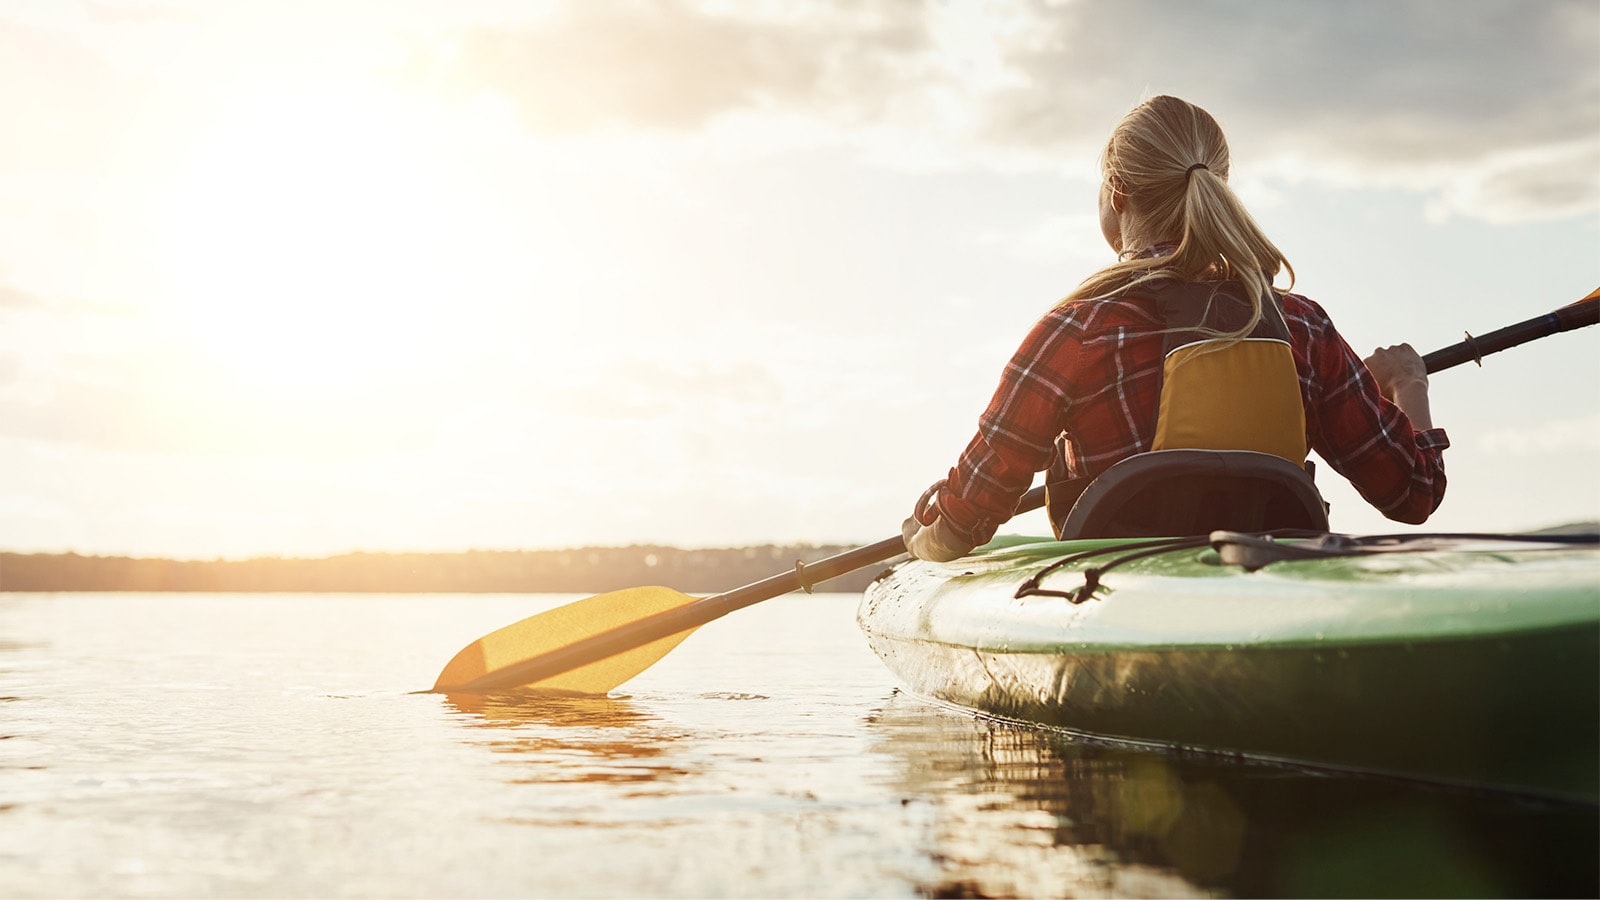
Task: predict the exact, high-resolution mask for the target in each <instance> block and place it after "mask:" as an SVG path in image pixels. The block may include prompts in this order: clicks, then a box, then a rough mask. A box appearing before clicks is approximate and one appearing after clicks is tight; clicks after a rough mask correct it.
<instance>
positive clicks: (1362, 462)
mask: <svg viewBox="0 0 1600 900" xmlns="http://www.w3.org/2000/svg"><path fill="white" fill-rule="evenodd" d="M1283 310H1284V319H1285V321H1286V322H1287V324H1288V326H1289V336H1290V344H1291V346H1292V348H1293V352H1294V362H1295V368H1296V369H1297V370H1298V371H1299V374H1300V396H1301V400H1302V402H1303V403H1304V405H1305V411H1306V444H1307V446H1309V447H1310V448H1311V449H1312V450H1314V451H1316V453H1317V455H1318V456H1319V457H1321V458H1322V459H1323V461H1324V462H1326V463H1327V464H1328V465H1330V466H1332V467H1333V469H1334V471H1336V472H1338V473H1339V474H1340V475H1343V476H1344V477H1345V478H1348V479H1349V480H1350V482H1351V483H1352V484H1354V485H1355V487H1356V489H1357V490H1358V491H1360V492H1361V496H1363V497H1365V498H1366V499H1367V501H1368V502H1369V503H1371V504H1372V505H1373V506H1375V507H1377V508H1378V509H1379V510H1380V511H1382V512H1383V514H1384V515H1385V516H1388V517H1389V518H1391V519H1395V520H1397V521H1401V522H1409V523H1413V524H1417V523H1421V522H1422V521H1424V520H1425V519H1427V518H1428V516H1429V515H1430V514H1432V512H1433V511H1434V510H1435V509H1437V508H1438V506H1439V501H1440V500H1442V499H1443V498H1444V488H1445V477H1444V455H1443V450H1444V449H1445V448H1446V447H1448V446H1450V440H1449V438H1448V437H1446V436H1445V433H1444V430H1443V429H1439V428H1434V429H1430V430H1428V431H1415V430H1413V429H1412V427H1411V421H1410V420H1409V419H1407V418H1406V415H1405V413H1403V412H1401V411H1400V409H1399V407H1397V406H1395V405H1394V404H1393V403H1391V402H1389V401H1388V400H1387V399H1385V398H1384V397H1383V394H1382V393H1381V392H1380V391H1379V390H1378V385H1377V382H1376V381H1374V380H1373V377H1372V374H1371V373H1370V372H1368V371H1367V367H1366V365H1365V364H1364V363H1363V362H1362V361H1361V359H1360V357H1358V356H1356V354H1355V352H1354V351H1352V350H1351V349H1350V345H1349V344H1347V343H1345V340H1344V338H1343V337H1341V336H1340V335H1339V333H1338V331H1336V330H1335V329H1334V327H1333V322H1332V321H1330V320H1329V318H1328V314H1327V313H1326V312H1324V311H1323V310H1322V307H1320V306H1318V305H1317V304H1316V303H1313V302H1312V301H1310V300H1308V299H1306V298H1305V297H1301V296H1299V295H1297V294H1285V295H1283ZM1164 327H1165V326H1164V325H1163V323H1162V321H1161V319H1160V317H1159V315H1158V314H1157V312H1156V308H1155V302H1154V301H1153V300H1150V299H1148V298H1144V297H1137V296H1127V297H1122V298H1113V299H1107V300H1083V301H1077V302H1073V303H1068V304H1066V305H1064V306H1061V307H1058V308H1057V309H1055V310H1052V311H1051V312H1050V313H1049V314H1048V315H1046V316H1045V317H1044V318H1042V319H1040V320H1039V322H1038V323H1037V324H1036V325H1034V327H1033V330H1032V331H1030V332H1029V333H1028V336H1027V338H1026V339H1024V340H1023V342H1022V346H1021V347H1020V348H1019V349H1018V350H1017V352H1016V354H1015V355H1014V356H1013V357H1012V358H1011V362H1010V363H1008V364H1007V365H1006V368H1005V372H1004V374H1003V375H1002V377H1001V380H1000V387H999V388H998V389H997V390H996V391H995V394H994V398H993V399H991V400H990V401H989V407H988V409H986V410H984V413H983V415H982V416H981V417H980V418H979V420H978V433H977V435H976V436H974V437H973V439H972V442H971V443H970V444H968V445H967V449H966V450H965V451H964V452H963V453H962V454H961V458H960V460H959V461H957V463H956V467H955V468H953V469H951V470H950V475H949V477H948V478H947V479H946V480H945V481H944V482H943V484H942V486H940V487H939V488H938V490H937V493H936V502H935V505H936V508H937V510H938V512H939V514H940V515H941V516H943V517H944V518H945V519H946V524H947V526H949V527H950V528H951V529H952V530H953V531H954V532H956V533H957V535H958V536H960V537H961V538H963V539H966V540H969V541H970V542H971V543H972V544H973V545H974V546H977V545H979V544H982V543H985V542H987V541H988V540H989V539H990V538H992V537H993V536H994V533H995V530H996V529H997V528H999V527H1000V524H1001V523H1003V522H1005V521H1006V520H1007V519H1009V518H1011V515H1012V512H1013V510H1015V509H1016V504H1017V501H1018V500H1019V499H1020V498H1021V496H1022V494H1023V492H1024V491H1026V490H1027V489H1028V487H1029V486H1030V485H1031V484H1032V483H1033V476H1034V473H1035V472H1040V471H1043V470H1045V469H1047V468H1048V467H1049V465H1050V462H1051V459H1052V454H1053V453H1055V452H1056V451H1055V447H1054V444H1055V439H1056V437H1057V436H1058V435H1062V434H1063V432H1064V433H1065V438H1066V439H1065V441H1064V442H1063V448H1064V451H1065V457H1066V460H1065V461H1066V464H1067V468H1068V470H1069V471H1070V473H1071V474H1072V475H1073V476H1074V477H1092V476H1095V475H1098V474H1100V473H1101V472H1103V471H1105V470H1106V469H1107V468H1109V467H1110V466H1111V465H1112V464H1113V463H1116V462H1118V461H1120V460H1123V459H1126V458H1127V457H1129V456H1132V455H1134V454H1135V453H1142V452H1145V451H1148V450H1149V449H1150V447H1151V444H1152V443H1153V442H1154V440H1155V433H1156V410H1157V407H1158V405H1159V401H1160V396H1159V393H1160V384H1161V377H1160V376H1161V365H1162V339H1163V335H1162V334H1161V332H1162V330H1163V328H1164ZM929 517H930V518H931V515H930V516H929Z"/></svg>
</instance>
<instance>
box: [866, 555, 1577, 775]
mask: <svg viewBox="0 0 1600 900" xmlns="http://www.w3.org/2000/svg"><path fill="white" fill-rule="evenodd" d="M1211 538H1212V539H1213V540H1205V539H1201V540H1200V541H1195V542H1190V543H1188V544H1176V545H1174V543H1168V544H1162V543H1159V542H1155V543H1152V542H1148V541H1130V540H1078V541H1067V542H1058V541H1053V540H1049V539H1044V538H1006V539H1002V540H999V541H996V542H994V543H991V544H989V545H988V546H986V547H984V548H981V549H980V550H978V551H976V552H975V553H974V554H973V555H971V556H968V557H966V558H963V559H960V560H957V561H955V562H952V563H929V562H922V561H918V560H912V561H910V562H907V563H904V564H901V565H899V566H897V567H895V568H893V569H891V570H889V571H888V572H886V573H885V574H884V575H883V576H882V577H881V578H880V579H879V580H877V581H876V582H874V583H873V584H872V585H871V586H870V587H869V588H868V589H867V591H866V592H865V595H864V596H863V598H862V602H861V606H860V609H859V613H858V620H859V623H860V625H861V628H862V630H863V631H864V632H865V634H866V637H867V640H868V642H869V643H870V644H871V646H872V648H873V650H874V651H875V652H876V653H877V654H878V656H880V657H881V658H882V659H883V660H884V662H885V663H886V664H887V665H888V667H889V668H890V669H891V670H892V671H893V672H894V673H895V675H896V676H897V677H898V678H899V679H901V680H902V682H903V683H904V684H905V685H906V686H907V687H908V688H909V689H910V690H911V691H912V692H913V693H916V694H919V695H922V696H924V697H929V698H933V699H936V700H940V701H944V702H948V703H952V704H957V705H960V706H962V707H967V708H970V709H973V710H976V711H979V712H981V713H984V714H987V715H991V716H995V717H1000V718H1006V719H1013V720H1021V721H1025V722H1029V723H1037V724H1040V725H1045V726H1051V727H1056V728H1062V729H1067V730H1069V731H1072V732H1076V733H1079V734H1086V735H1093V736H1098V737H1103V738H1111V739H1115V740H1121V741H1130V742H1136V743H1143V744H1154V745H1160V746H1165V747H1172V748H1181V749H1192V750H1201V751H1215V752H1222V753H1228V754H1236V755H1240V756H1246V757H1252V758H1259V759H1266V760H1276V761H1282V762H1291V763H1297V764H1307V765H1312V766H1321V767H1332V768H1339V769H1348V770H1359V771H1367V772H1373V773H1381V774H1388V775H1398V776H1403V777H1409V778H1422V779H1429V780H1437V781H1442V782H1450V783H1455V784H1462V785H1472V786H1483V787H1491V788H1497V789H1501V788H1503V789H1510V790H1515V791H1520V792H1527V793H1532V794H1540V795H1547V796H1557V797H1563V798H1568V799H1576V800H1580V801H1584V802H1597V801H1600V784H1597V782H1600V549H1597V547H1596V545H1595V544H1593V543H1592V542H1591V543H1587V544H1584V543H1577V544H1571V543H1569V544H1562V543H1554V542H1553V541H1554V540H1555V539H1551V541H1552V542H1549V543H1546V542H1532V541H1527V540H1512V539H1510V538H1505V539H1498V538H1490V537H1482V536H1455V537H1432V538H1412V539H1398V538H1391V539H1371V540H1367V541H1364V542H1363V541H1359V540H1357V541H1352V540H1350V539H1344V538H1339V537H1337V536H1331V537H1325V538H1323V539H1322V540H1320V541H1315V540H1310V541H1298V542H1297V541H1271V540H1266V539H1262V538H1260V537H1252V536H1249V535H1232V536H1230V535H1227V534H1226V533H1221V532H1219V533H1218V534H1215V535H1211ZM1019 589H1020V590H1019Z"/></svg>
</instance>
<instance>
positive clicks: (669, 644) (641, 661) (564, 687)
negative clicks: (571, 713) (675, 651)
mask: <svg viewBox="0 0 1600 900" xmlns="http://www.w3.org/2000/svg"><path fill="white" fill-rule="evenodd" d="M696 599H697V598H695V597H690V596H689V595H687V594H681V593H679V592H677V591H674V590H672V589H670V588H664V587H635V588H628V589H626V590H621V591H612V592H611V593H609V594H597V595H595V596H593V597H589V598H588V599H585V600H579V601H577V602H576V603H568V604H567V605H565V606H558V607H556V608H555V609H552V610H548V611H546V612H542V613H539V614H538V615H536V616H529V617H528V618H526V619H523V620H522V621H520V622H516V623H513V624H511V625H507V626H506V627H504V628H501V629H499V630H498V631H493V632H490V633H489V634H486V635H484V636H483V637H481V638H479V639H477V640H476V641H473V642H472V643H471V644H468V645H467V646H466V647H464V648H462V650H461V652H460V653H457V654H456V655H455V658H454V659H451V660H450V662H449V663H448V664H446V665H445V667H444V671H442V672H440V673H439V679H438V680H437V681H435V682H434V685H433V689H434V691H436V692H439V691H447V690H452V689H457V690H459V689H460V688H461V687H462V686H463V685H467V684H471V683H472V682H473V681H475V680H477V679H478V678H480V677H482V676H484V675H487V674H489V673H490V672H495V671H498V670H500V669H504V668H507V667H509V666H513V665H516V664H518V663H521V662H524V661H526V660H530V659H533V658H535V657H538V656H542V655H544V654H546V653H549V652H551V651H554V650H559V649H561V648H563V647H566V646H568V645H569V644H573V643H576V642H577V641H581V640H583V639H585V638H589V637H593V636H594V635H597V634H600V633H602V632H606V631H610V630H611V629H613V628H616V627H618V626H620V625H626V624H628V623H630V622H633V621H636V620H638V619H643V618H645V617H646V616H652V615H655V614H657V613H661V612H666V611H667V610H670V609H676V608H677V607H680V606H684V605H686V604H689V603H693V602H695V600H696ZM693 632H694V629H693V628H690V629H686V630H684V631H680V632H678V633H677V634H673V635H669V636H667V637H664V638H661V639H659V640H656V641H652V642H650V643H648V644H644V645H642V646H639V647H633V648H630V649H628V650H625V651H623V652H621V653H618V654H615V655H613V656H608V657H606V658H604V659H598V660H595V661H594V662H590V663H585V664H584V665H581V666H579V667H577V668H575V669H571V670H569V671H566V672H562V673H561V674H559V675H554V676H551V677H549V678H546V679H543V680H541V681H538V682H534V683H532V684H529V685H523V686H524V687H536V688H538V689H540V690H547V691H559V692H561V693H568V694H604V693H605V692H606V691H609V690H611V689H612V688H614V687H616V686H617V685H619V684H622V683H623V682H624V681H627V680H628V679H630V678H632V677H633V676H635V675H637V674H639V673H640V672H643V671H644V670H645V669H648V668H650V667H651V666H653V665H655V663H656V661H657V660H659V659H661V657H663V656H666V655H667V654H668V653H670V652H671V651H672V648H674V647H676V646H678V645H679V644H681V643H683V639H684V638H686V637H688V636H689V635H690V634H692V633H693Z"/></svg>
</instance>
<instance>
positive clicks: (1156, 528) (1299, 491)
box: [1050, 450, 1328, 541]
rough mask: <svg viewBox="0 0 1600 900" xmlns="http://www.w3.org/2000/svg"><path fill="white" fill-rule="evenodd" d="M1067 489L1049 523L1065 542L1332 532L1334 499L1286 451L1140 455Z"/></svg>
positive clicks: (1056, 500)
mask: <svg viewBox="0 0 1600 900" xmlns="http://www.w3.org/2000/svg"><path fill="white" fill-rule="evenodd" d="M1053 487H1054V486H1053ZM1068 492H1070V487H1068V488H1067V490H1066V491H1055V490H1053V493H1056V494H1057V497H1056V498H1053V499H1052V502H1051V504H1050V520H1051V525H1052V526H1053V527H1054V528H1055V531H1056V537H1057V538H1059V539H1061V540H1064V541H1066V540H1078V539H1082V538H1102V537H1175V536H1179V535H1199V534H1209V533H1211V532H1212V531H1217V530H1226V531H1269V530H1272V529H1278V528H1302V529H1306V530H1310V531H1327V530H1328V505H1327V503H1325V502H1324V501H1323V499H1322V494H1321V493H1319V492H1318V491H1317V486H1316V484H1315V483H1314V482H1312V480H1311V476H1310V475H1309V474H1307V473H1306V471H1305V470H1304V469H1302V468H1300V467H1299V466H1297V465H1295V464H1294V463H1291V462H1289V461H1288V460H1286V459H1283V458H1282V457H1278V456H1273V455H1271V454H1267V453H1255V452H1252V451H1249V450H1157V451H1154V452H1151V453H1141V454H1139V455H1137V456H1130V457H1128V458H1127V459H1125V460H1123V461H1121V462H1119V463H1117V464H1116V465H1114V466H1112V467H1111V468H1109V469H1107V470H1106V471H1105V472H1103V473H1101V474H1100V476H1099V477H1098V478H1095V479H1094V481H1092V482H1090V484H1089V485H1088V487H1087V488H1085V489H1084V490H1083V492H1082V494H1081V495H1079V496H1078V497H1077V498H1076V501H1075V502H1073V501H1072V500H1071V499H1070V496H1069V497H1062V496H1061V495H1062V494H1063V493H1068ZM1063 500H1064V501H1065V502H1062V501H1063ZM1068 503H1070V508H1069V509H1066V510H1064V511H1063V510H1061V509H1060V508H1059V507H1063V506H1066V505H1067V504H1068Z"/></svg>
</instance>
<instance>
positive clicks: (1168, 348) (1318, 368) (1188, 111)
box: [903, 96, 1450, 561]
mask: <svg viewBox="0 0 1600 900" xmlns="http://www.w3.org/2000/svg"><path fill="white" fill-rule="evenodd" d="M1228 165H1229V164H1228V145H1227V141H1226V139H1225V138H1224V137H1223V134H1222V129H1221V128H1220V127H1219V126H1218V125H1217V123H1216V121H1215V120H1214V119H1212V117H1211V116H1210V114H1208V113H1207V112H1206V111H1205V110H1203V109H1200V108H1199V107H1197V106H1194V105H1192V104H1190V103H1187V102H1185V101H1183V100H1179V99H1177V98H1175V97H1166V96H1161V97H1155V98H1152V99H1150V100H1148V101H1146V102H1144V103H1142V104H1140V105H1139V106H1138V107H1136V108H1134V110H1133V111H1132V112H1130V113H1128V115H1127V116H1126V117H1124V118H1123V120H1122V121H1121V122H1120V123H1119V124H1118V125H1117V127H1116V129H1115V130H1114V131H1113V132H1112V134H1111V139H1110V141H1109V142H1108V143H1107V145H1106V148H1105V151H1104V153H1103V154H1102V158H1101V170H1102V173H1103V175H1104V180H1103V182H1102V185H1101V189H1100V225H1101V230H1102V231H1103V232H1104V234H1105V238H1106V241H1107V242H1108V243H1109V244H1110V245H1111V248H1112V249H1113V250H1115V251H1117V260H1118V261H1117V262H1116V263H1114V264H1112V265H1110V266H1107V267H1106V268H1104V269H1102V270H1100V271H1099V272H1096V273H1095V274H1093V275H1091V276H1089V278H1088V279H1087V280H1085V281H1084V282H1083V283H1082V284H1081V285H1079V286H1078V288H1077V289H1076V290H1074V291H1073V292H1072V293H1071V294H1070V295H1068V296H1067V298H1066V299H1065V300H1063V301H1062V302H1061V303H1060V304H1059V305H1058V306H1057V307H1056V308H1055V309H1053V310H1051V311H1050V312H1049V313H1048V314H1047V315H1045V316H1044V318H1042V319H1040V320H1039V322H1038V323H1037V324H1036V325H1035V326H1034V327H1033V330H1032V331H1030V332H1029V334H1028V336H1027V337H1026V339H1024V341H1023V342H1022V346H1021V347H1020V348H1019V349H1018V350H1017V352H1016V354H1015V355H1014V356H1013V357H1012V359H1011V362H1010V363H1009V364H1008V365H1007V366H1006V369H1005V372H1004V374H1003V376H1002V378H1001V382H1000V386H999V388H998V389H997V390H996V391H995V394H994V398H993V399H992V400H990V402H989V406H988V408H987V409H986V410H985V411H984V413H983V415H982V416H981V417H980V419H979V423H978V433H977V435H976V436H974V437H973V439H972V441H971V443H970V444H968V446H967V448H966V450H965V452H963V453H962V454H961V457H960V459H959V460H958V462H957V463H956V466H955V467H954V468H953V469H951V470H950V474H949V477H948V478H946V479H944V480H943V481H941V482H939V483H938V484H936V485H934V486H933V487H932V488H930V489H929V492H928V494H926V495H924V498H923V502H919V503H918V506H917V513H916V514H914V515H913V516H912V517H911V518H909V519H907V520H906V522H905V526H904V529H903V531H904V535H905V539H906V547H907V549H909V550H910V551H911V552H912V554H913V555H915V556H917V557H919V558H922V559H930V560H937V561H947V560H951V559H955V558H958V557H960V556H963V555H965V554H966V553H967V552H968V551H970V550H971V549H972V548H973V547H976V546H978V545H980V544H983V543H986V542H987V541H988V540H989V539H990V538H992V537H993V536H994V532H995V530H996V529H997V528H998V527H999V526H1000V524H1001V523H1003V522H1005V521H1006V520H1007V519H1009V518H1010V517H1011V513H1012V511H1013V510H1014V509H1015V508H1016V504H1017V501H1018V499H1019V498H1020V497H1021V496H1022V494H1023V493H1024V492H1025V491H1026V490H1027V489H1028V487H1029V486H1030V485H1031V484H1032V482H1033V477H1034V474H1035V473H1036V472H1040V471H1044V470H1045V469H1047V468H1049V467H1051V465H1052V463H1053V464H1054V465H1055V467H1056V468H1057V469H1058V470H1061V471H1063V472H1064V473H1065V474H1066V475H1067V476H1068V477H1070V478H1073V479H1076V480H1079V482H1080V483H1082V482H1083V481H1084V480H1087V479H1090V478H1093V477H1094V476H1096V475H1098V474H1100V473H1101V472H1103V471H1105V469H1107V468H1109V467H1110V466H1111V465H1112V464H1113V463H1116V462H1118V461H1120V460H1122V459H1125V458H1127V457H1129V456H1132V455H1133V454H1136V453H1142V452H1146V451H1149V450H1152V449H1173V448H1178V447H1210V448H1215V449H1254V450H1260V451H1263V452H1271V453H1274V454H1276V455H1279V456H1283V457H1285V458H1288V459H1290V460H1291V461H1293V462H1295V463H1297V464H1300V463H1303V462H1304V460H1305V454H1306V451H1307V450H1315V451H1316V453H1317V455H1319V456H1320V457H1321V458H1322V459H1323V460H1324V461H1325V462H1327V464H1328V465H1330V466H1332V467H1333V468H1334V470H1335V471H1337V472H1339V474H1341V475H1343V476H1344V477H1346V478H1348V479H1349V480H1350V481H1351V482H1352V483H1353V484H1354V485H1355V487H1356V489H1357V490H1359V491H1360V492H1361V495H1362V496H1363V497H1364V498H1366V500H1367V501H1368V502H1370V503H1372V504H1373V505H1374V506H1376V507H1377V508H1378V509H1379V510H1380V511H1382V512H1383V514H1384V515H1386V516H1388V517H1389V518H1391V519H1395V520H1397V521H1401V522H1408V523H1413V524H1417V523H1421V522H1422V521H1424V520H1426V519H1427V518H1428V516H1429V515H1430V514H1432V512H1433V511H1434V510H1435V509H1437V508H1438V506H1439V502H1440V500H1441V499H1443V497H1444V489H1445V476H1444V459H1443V450H1444V449H1445V448H1446V447H1448V446H1449V445H1450V442H1449V439H1448V438H1447V437H1446V436H1445V433H1444V431H1443V430H1442V429H1437V428H1434V427H1433V423H1432V420H1431V417H1430V414H1429V410H1428V377H1427V371H1426V369H1425V367H1424V365H1423V362H1422V358H1421V357H1420V356H1418V355H1417V353H1416V351H1415V350H1413V349H1412V348H1411V346H1410V345H1408V344H1401V345H1399V346H1395V347H1388V348H1383V349H1379V350H1377V351H1375V352H1374V353H1373V355H1372V356H1371V357H1369V358H1368V359H1366V360H1365V361H1363V360H1361V359H1360V358H1359V357H1357V356H1356V354H1355V353H1354V352H1353V351H1352V350H1351V349H1350V347H1349V345H1348V344H1346V343H1345V341H1344V339H1343V338H1342V337H1340V336H1339V333H1338V331H1336V330H1335V329H1334V327H1333V323H1332V322H1331V321H1330V320H1329V318H1328V315H1327V313H1325V312H1323V310H1322V308H1321V307H1320V306H1318V305H1317V304H1315V303H1313V302H1312V301H1310V300H1308V299H1306V298H1305V297H1302V296H1299V295H1297V294H1292V293H1289V292H1287V291H1281V290H1278V289H1276V288H1274V287H1273V286H1272V282H1273V279H1274V278H1275V277H1276V276H1277V274H1278V273H1279V272H1281V271H1288V273H1289V278H1290V283H1291V285H1292V284H1293V278H1294V270H1293V269H1292V268H1291V267H1290V266H1289V263H1288V261H1287V260H1285V259H1284V258H1283V255H1282V254H1281V253H1280V252H1279V251H1278V249H1277V247H1275V246H1273V244H1272V242H1271V241H1269V240H1267V238H1266V236H1265V235H1264V234H1262V232H1261V229H1260V228H1259V227H1258V226H1257V225H1256V223H1255V221H1254V220H1253V219H1252V218H1251V216H1250V214H1249V212H1248V211H1246V210H1245V208H1244V206H1243V204H1242V203H1240V201H1239V198H1238V197H1237V196H1236V195H1235V194H1234V193H1233V191H1232V190H1231V189H1230V188H1229V187H1228V183H1227V178H1228ZM1174 345H1179V346H1177V347H1176V348H1175V346H1174ZM1275 354H1276V355H1275ZM1219 385H1220V387H1219ZM1296 395H1298V397H1296ZM1219 411H1221V414H1219ZM1246 419H1248V420H1250V421H1244V420H1246ZM1297 456H1298V458H1296V457H1297Z"/></svg>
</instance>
